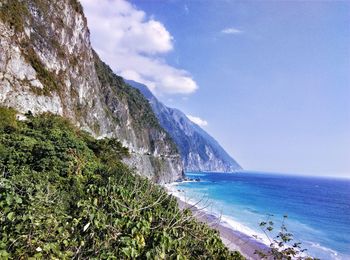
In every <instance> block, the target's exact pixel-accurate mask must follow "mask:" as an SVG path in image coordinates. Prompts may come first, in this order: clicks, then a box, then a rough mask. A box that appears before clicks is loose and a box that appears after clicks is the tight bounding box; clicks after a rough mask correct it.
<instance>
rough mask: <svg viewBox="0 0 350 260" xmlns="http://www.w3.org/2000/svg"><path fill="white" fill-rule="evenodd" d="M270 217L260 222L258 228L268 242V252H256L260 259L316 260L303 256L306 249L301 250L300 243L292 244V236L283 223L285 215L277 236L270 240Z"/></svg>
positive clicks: (272, 228) (271, 223)
mask: <svg viewBox="0 0 350 260" xmlns="http://www.w3.org/2000/svg"><path fill="white" fill-rule="evenodd" d="M271 217H272V215H269V216H268V219H267V220H266V221H262V222H260V224H259V226H260V228H261V230H262V231H263V233H264V234H265V235H266V237H267V239H268V240H269V241H270V248H269V250H267V251H266V250H265V251H264V250H257V251H255V254H257V255H258V256H259V257H261V259H276V260H291V259H304V260H316V258H312V257H310V256H305V254H303V253H304V252H305V251H307V249H302V247H301V243H300V242H292V241H293V234H292V233H290V232H288V230H287V227H286V224H285V221H286V219H287V215H285V216H283V220H282V224H281V227H280V230H279V231H278V234H277V235H276V236H275V237H273V238H271V236H270V235H269V234H270V233H271V232H272V231H273V230H274V222H273V221H272V220H271V219H270V218H271Z"/></svg>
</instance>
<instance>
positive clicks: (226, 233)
mask: <svg viewBox="0 0 350 260" xmlns="http://www.w3.org/2000/svg"><path fill="white" fill-rule="evenodd" d="M165 188H166V189H167V191H168V193H169V194H171V195H173V196H174V197H176V199H177V201H178V205H179V207H180V208H181V209H186V208H189V209H190V210H191V211H192V213H193V215H194V216H195V218H196V219H197V220H199V221H201V222H205V223H206V224H207V225H209V226H210V227H211V228H213V229H216V230H218V231H219V233H220V237H221V240H222V241H223V243H224V244H225V245H226V246H227V247H228V248H229V249H230V250H232V251H239V252H240V253H241V254H242V255H243V256H244V257H245V258H246V259H249V260H251V259H254V260H255V259H260V257H259V256H258V255H257V254H254V252H255V251H256V250H259V251H263V252H266V251H267V250H268V246H267V245H266V244H264V243H262V242H260V241H258V240H256V239H255V238H254V237H251V236H249V235H247V234H245V233H242V232H240V231H238V230H235V229H234V228H233V227H232V226H230V225H229V224H228V223H227V222H225V221H223V220H222V219H221V218H219V217H218V216H216V215H214V214H210V213H208V212H207V211H205V210H202V209H199V208H198V207H197V206H196V205H192V204H190V203H189V202H188V201H187V200H185V199H184V198H182V197H181V196H179V194H178V193H177V192H176V185H175V186H166V187H165Z"/></svg>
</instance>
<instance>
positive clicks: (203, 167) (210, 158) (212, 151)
mask: <svg viewBox="0 0 350 260" xmlns="http://www.w3.org/2000/svg"><path fill="white" fill-rule="evenodd" d="M125 81H126V82H127V83H128V84H130V85H131V86H133V87H135V88H137V89H139V90H140V91H141V93H142V94H143V95H144V96H145V97H146V98H147V99H148V100H149V102H150V104H151V106H152V108H153V111H154V112H155V114H156V116H157V117H158V120H159V122H160V124H161V125H162V127H163V128H164V129H165V130H166V131H168V133H169V134H170V135H171V137H172V138H173V140H174V141H175V143H176V144H177V146H178V148H179V150H180V153H181V157H182V161H183V164H184V168H185V171H187V172H191V171H201V172H235V171H237V170H241V169H242V167H241V166H240V165H239V164H238V163H237V162H236V161H235V160H234V159H233V158H232V157H231V156H230V155H229V154H228V153H227V152H226V151H225V150H224V149H223V148H222V147H221V146H220V144H219V143H218V142H217V141H216V140H215V139H214V138H213V137H212V136H210V135H209V134H208V133H207V132H205V131H204V130H203V129H202V128H201V127H199V126H198V125H197V124H195V123H193V122H192V121H191V120H190V119H189V118H188V117H187V116H186V115H185V114H184V113H183V112H181V111H180V110H178V109H176V108H170V107H167V106H165V105H164V104H163V103H161V102H160V101H159V100H158V99H157V98H156V97H155V96H154V95H153V94H152V92H151V91H150V90H149V89H148V87H147V86H146V85H143V84H141V83H138V82H136V81H133V80H125Z"/></svg>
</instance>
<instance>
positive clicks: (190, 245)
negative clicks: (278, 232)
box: [0, 108, 243, 259]
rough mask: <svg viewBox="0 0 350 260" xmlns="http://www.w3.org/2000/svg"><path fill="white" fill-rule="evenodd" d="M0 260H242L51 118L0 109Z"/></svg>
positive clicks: (102, 147) (108, 155)
mask: <svg viewBox="0 0 350 260" xmlns="http://www.w3.org/2000/svg"><path fill="white" fill-rule="evenodd" d="M0 112H1V119H3V118H4V119H6V120H1V121H0V155H1V156H0V258H1V259H7V258H9V259H41V258H44V259H71V258H78V259H88V258H89V259H90V258H93V259H131V258H139V259H243V258H242V256H241V255H240V254H239V253H238V252H234V253H231V252H229V251H228V249H227V248H226V247H225V246H224V245H223V243H222V242H221V240H220V238H219V236H218V234H217V232H216V231H214V230H212V229H210V228H209V227H208V226H206V225H205V224H202V223H198V222H196V221H195V220H194V219H193V216H192V215H191V213H190V211H189V210H186V211H180V210H179V208H178V207H177V202H176V199H175V198H174V197H172V196H169V195H168V194H167V193H166V192H165V191H164V190H163V188H162V187H160V186H157V185H155V184H153V183H151V182H150V181H148V180H147V179H145V178H142V177H140V176H138V175H135V174H134V173H133V172H132V171H131V170H130V169H129V168H127V167H126V166H125V165H124V164H122V163H121V161H120V159H121V158H123V157H124V156H128V151H127V150H126V149H125V148H123V147H122V145H121V144H120V143H119V142H117V141H116V140H115V139H102V140H95V139H93V138H92V137H91V136H90V135H88V134H87V133H86V132H82V131H79V130H78V129H76V128H75V127H74V126H73V125H72V124H71V123H70V122H69V121H67V120H65V119H63V118H61V117H58V116H54V115H51V114H43V115H41V116H37V117H33V116H32V115H31V114H30V113H28V114H27V118H28V119H27V120H26V121H21V122H19V121H17V122H15V127H13V128H12V129H11V131H7V130H6V129H8V128H7V126H9V125H13V124H14V113H15V112H14V111H13V110H7V109H5V108H1V109H0Z"/></svg>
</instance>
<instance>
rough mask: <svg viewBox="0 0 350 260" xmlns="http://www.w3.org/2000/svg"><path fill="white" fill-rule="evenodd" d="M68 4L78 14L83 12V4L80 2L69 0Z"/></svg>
mask: <svg viewBox="0 0 350 260" xmlns="http://www.w3.org/2000/svg"><path fill="white" fill-rule="evenodd" d="M70 4H71V6H72V7H73V9H74V11H76V12H77V13H79V14H83V13H84V10H83V6H82V5H81V4H80V2H79V1H78V0H70Z"/></svg>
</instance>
